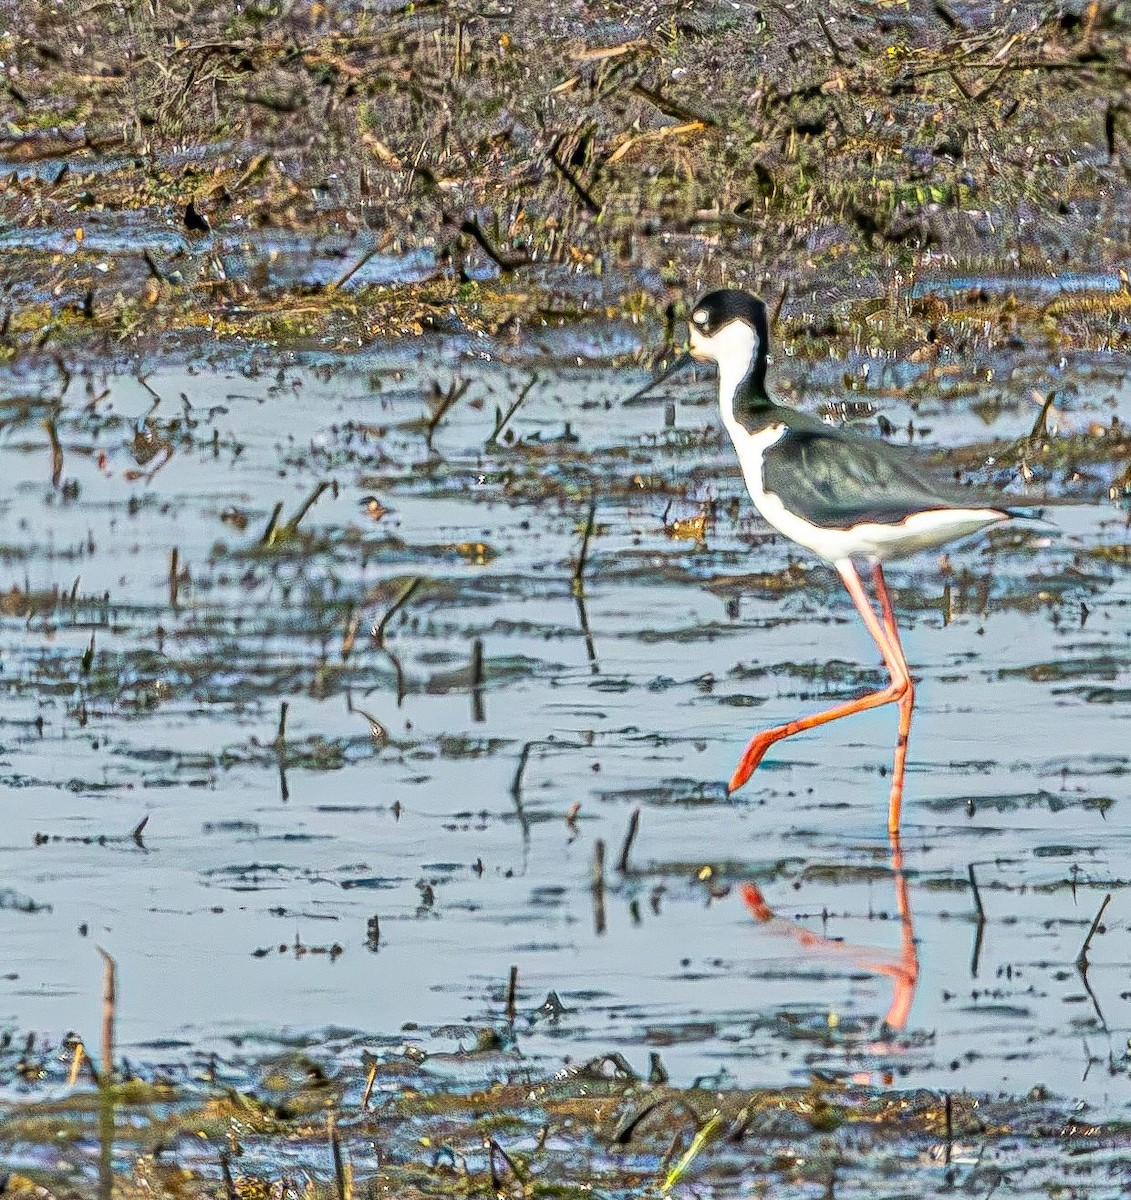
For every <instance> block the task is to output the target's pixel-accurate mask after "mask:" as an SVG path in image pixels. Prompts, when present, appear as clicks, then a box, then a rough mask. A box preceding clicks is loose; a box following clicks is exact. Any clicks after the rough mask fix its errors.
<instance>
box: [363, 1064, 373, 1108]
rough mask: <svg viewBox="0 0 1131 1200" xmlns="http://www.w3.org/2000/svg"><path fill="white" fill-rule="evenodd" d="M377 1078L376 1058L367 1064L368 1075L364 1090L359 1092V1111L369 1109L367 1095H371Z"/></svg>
mask: <svg viewBox="0 0 1131 1200" xmlns="http://www.w3.org/2000/svg"><path fill="white" fill-rule="evenodd" d="M376 1078H377V1060H376V1059H374V1060H373V1062H371V1063H370V1064H369V1077H368V1078H367V1079H366V1081H365V1091H363V1092H362V1093H361V1111H362V1112H368V1111H369V1097H370V1096H372V1095H373V1083H374V1081H375V1080H376Z"/></svg>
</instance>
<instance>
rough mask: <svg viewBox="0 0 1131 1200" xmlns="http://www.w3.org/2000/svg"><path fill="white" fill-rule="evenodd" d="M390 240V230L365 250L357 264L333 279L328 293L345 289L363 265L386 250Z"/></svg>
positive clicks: (391, 238) (391, 235)
mask: <svg viewBox="0 0 1131 1200" xmlns="http://www.w3.org/2000/svg"><path fill="white" fill-rule="evenodd" d="M392 240H393V233H392V230H389V229H387V230H386V231H385V233H384V236H383V237H382V238H381V240H380V241H379V242H377V243H376V245H373V246H370V247H369V249H368V250H366V252H365V253H364V254H363V255H362V256H361V257H360V258H359V259H358V260H357V262H355V263H354V264H353V266H352V267H347V268H346V270H344V271H343V272H342V273H341V274H340V275H339V276H338V278H337V279H335V280H334V282H333V283H332V284H330V291H334V292H336V291H337V290H338V289H339V288H343V287H345V286H346V284H347V283H349V281H350V280H351V279H352V278H353V277H354V276H355V275H356V274H357V273H358V271H360V270H361V268H362V267H364V266H365V264H366V263H367V262H368V261H369V260H370V259H371V258H373V257H374V256H375V255H378V254H380V253H381V251H382V250H387V249H388V248H389V246H390V244H391V243H392Z"/></svg>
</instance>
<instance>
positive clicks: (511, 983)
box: [507, 966, 518, 1021]
mask: <svg viewBox="0 0 1131 1200" xmlns="http://www.w3.org/2000/svg"><path fill="white" fill-rule="evenodd" d="M517 991H518V967H517V966H512V967H511V977H510V979H509V980H508V982H507V1020H508V1021H513V1020H514V1018H515V1015H516V1013H517V1011H518V1010H517V1008H516V997H515V993H516V992H517Z"/></svg>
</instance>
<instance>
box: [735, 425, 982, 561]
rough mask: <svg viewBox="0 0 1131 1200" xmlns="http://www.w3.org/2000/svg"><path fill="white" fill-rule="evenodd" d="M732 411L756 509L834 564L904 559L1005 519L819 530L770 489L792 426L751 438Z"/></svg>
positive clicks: (950, 513)
mask: <svg viewBox="0 0 1131 1200" xmlns="http://www.w3.org/2000/svg"><path fill="white" fill-rule="evenodd" d="M728 408H729V406H728V405H725V404H724V405H723V406H722V416H723V424H725V425H726V427H727V432H728V433H729V434H730V437H731V441H732V442H733V443H734V449H735V452H736V453H737V454H738V461H739V463H740V464H741V466H742V475H743V478H744V479H745V480H746V487H747V490H748V491H749V492H750V498H751V500H753V501H754V505H755V507H756V508H757V509H758V511H759V512H760V513H761V514H762V516H763V517H764V518H765V519H766V521H767V522H768V523H769V524H770V525H772V526H773V527H774V528H775V529H776V530H777V531H778V532H779V533H782V534H784V535H785V536H786V537H787V538H789V539H790V540H791V541H794V542H796V543H797V544H798V545H799V546H804V547H805V548H806V549H808V550H812V551H813V553H814V554H817V555H820V557H821V558H823V559H826V560H827V561H829V562H839V561H841V560H843V559H852V558H870V559H877V560H880V559H888V558H901V557H903V556H904V555H906V554H914V553H915V552H916V551H918V550H927V549H930V548H932V547H935V546H941V545H944V544H945V543H946V542H950V541H953V540H954V539H956V538H960V537H966V536H967V535H968V534H971V533H976V532H977V531H978V530H979V529H984V528H985V527H986V526H987V525H992V524H995V523H996V522H998V521H1001V520H1003V519H1004V517H1005V514H1004V513H1001V512H998V511H996V510H995V509H987V508H938V509H930V510H927V511H924V512H920V513H913V514H911V515H910V516H909V517H906V518H905V519H904V520H902V521H900V522H898V523H894V524H886V523H880V522H874V521H869V522H865V523H862V524H860V525H856V526H853V527H851V528H849V529H830V528H827V527H825V526H823V525H814V524H812V523H811V522H809V521H806V520H805V519H804V518H803V517H799V516H797V515H796V514H795V513H792V512H790V511H789V509H787V508H786V506H785V505H784V504H783V503H782V500H781V497H779V496H778V495H776V494H775V493H774V492H767V491H766V488H765V482H764V459H765V454H766V452H767V451H768V450H769V449H770V448H771V447H772V446H775V445H776V444H777V443H778V442H779V441H781V439H782V438H783V437H784V436H785V434H786V432H787V429H788V427H787V426H786V425H783V424H776V425H767V426H766V428H765V429H759V430H756V431H755V432H754V433H751V432H749V431H748V430H747V429H746V428H745V427H744V426H743V425H742V424H741V422H739V421H738V420H737V419H736V418H735V416H734V414H733V412H731V411H728Z"/></svg>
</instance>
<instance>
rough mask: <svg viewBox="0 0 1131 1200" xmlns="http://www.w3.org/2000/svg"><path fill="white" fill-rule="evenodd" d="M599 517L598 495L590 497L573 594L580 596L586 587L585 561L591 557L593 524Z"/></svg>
mask: <svg viewBox="0 0 1131 1200" xmlns="http://www.w3.org/2000/svg"><path fill="white" fill-rule="evenodd" d="M596 518H597V497H596V495H592V496H590V497H589V515H588V516H587V517H586V518H585V530H584V532H583V533H582V535H581V550H580V552H579V553H578V555H577V565H576V566H575V567H574V569H573V594H574V595H575V596H580V595H581V593H582V591H583V590H584V588H585V582H584V579H583V576H584V574H585V563H586V560H587V559H588V558H589V542H590V539H591V538H592V537H593V525H594V523H595V521H596Z"/></svg>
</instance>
